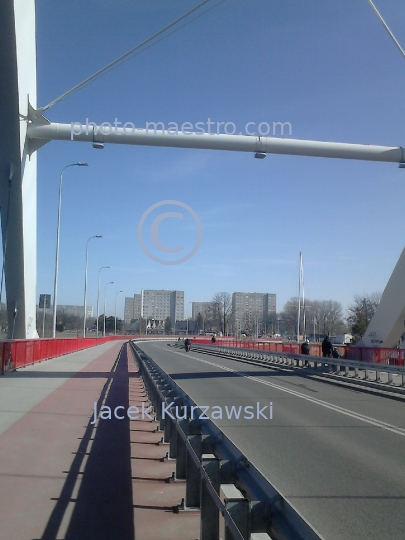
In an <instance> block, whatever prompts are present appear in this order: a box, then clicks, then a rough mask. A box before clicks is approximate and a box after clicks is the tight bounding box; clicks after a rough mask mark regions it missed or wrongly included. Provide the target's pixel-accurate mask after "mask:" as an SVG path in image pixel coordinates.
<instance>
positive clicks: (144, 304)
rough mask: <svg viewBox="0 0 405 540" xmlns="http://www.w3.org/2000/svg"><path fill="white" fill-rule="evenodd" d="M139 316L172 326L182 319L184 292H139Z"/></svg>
mask: <svg viewBox="0 0 405 540" xmlns="http://www.w3.org/2000/svg"><path fill="white" fill-rule="evenodd" d="M141 316H142V317H143V318H144V319H154V320H158V321H163V322H164V321H165V320H166V319H167V317H170V320H171V321H172V324H174V323H175V322H176V321H179V320H183V319H184V291H167V290H150V289H143V290H142V292H141Z"/></svg>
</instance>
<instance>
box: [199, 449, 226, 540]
mask: <svg viewBox="0 0 405 540" xmlns="http://www.w3.org/2000/svg"><path fill="white" fill-rule="evenodd" d="M201 465H202V467H203V468H204V470H205V472H206V474H207V476H208V478H205V477H203V479H202V482H201V495H200V499H201V523H200V540H218V534H219V511H218V507H217V505H216V503H215V501H214V500H213V498H212V496H211V494H210V492H209V490H208V487H207V483H208V482H211V484H212V487H213V488H214V489H215V491H216V492H217V493H218V495H219V488H220V483H221V482H220V461H219V459H218V458H216V457H215V456H214V454H203V455H202V457H201Z"/></svg>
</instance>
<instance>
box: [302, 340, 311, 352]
mask: <svg viewBox="0 0 405 540" xmlns="http://www.w3.org/2000/svg"><path fill="white" fill-rule="evenodd" d="M301 354H309V341H308V340H307V339H306V340H305V341H303V342H302V344H301Z"/></svg>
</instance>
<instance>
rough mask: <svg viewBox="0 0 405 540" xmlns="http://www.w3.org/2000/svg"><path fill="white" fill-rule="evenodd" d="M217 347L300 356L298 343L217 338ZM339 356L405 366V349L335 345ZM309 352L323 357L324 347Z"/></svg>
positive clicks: (313, 347) (204, 341) (198, 340)
mask: <svg viewBox="0 0 405 540" xmlns="http://www.w3.org/2000/svg"><path fill="white" fill-rule="evenodd" d="M190 338H191V341H192V343H194V344H201V345H205V344H207V339H202V338H200V337H195V338H193V337H192V336H190ZM216 345H217V346H223V347H233V348H237V349H253V350H256V351H269V352H280V353H286V354H300V352H301V349H300V345H298V344H297V343H281V342H274V341H260V340H245V339H233V338H228V337H219V338H216ZM334 347H335V348H336V349H337V351H338V353H339V356H340V357H341V358H344V359H347V360H358V361H359V362H369V363H373V364H392V365H396V366H405V349H397V348H384V349H380V348H377V347H355V346H350V347H349V346H346V345H334ZM309 351H310V355H311V356H319V357H322V346H321V345H318V344H314V343H312V344H310V345H309Z"/></svg>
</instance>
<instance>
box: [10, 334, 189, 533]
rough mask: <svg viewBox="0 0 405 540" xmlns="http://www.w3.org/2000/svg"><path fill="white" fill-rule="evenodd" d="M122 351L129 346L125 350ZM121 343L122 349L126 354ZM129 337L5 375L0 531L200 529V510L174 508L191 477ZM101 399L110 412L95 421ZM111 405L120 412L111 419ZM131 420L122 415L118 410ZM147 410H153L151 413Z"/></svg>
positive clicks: (118, 531) (168, 530) (180, 530)
mask: <svg viewBox="0 0 405 540" xmlns="http://www.w3.org/2000/svg"><path fill="white" fill-rule="evenodd" d="M121 348H122V350H121ZM120 350H121V354H119V353H120ZM142 401H143V402H144V407H145V408H147V406H149V402H148V400H147V397H146V396H145V393H144V389H143V384H142V380H141V379H140V377H139V373H138V371H137V368H136V365H135V363H134V361H133V358H132V355H131V352H130V351H129V350H128V348H127V345H126V344H124V342H110V343H106V344H104V345H101V346H99V347H95V348H92V349H87V350H84V351H80V352H76V353H73V354H70V355H66V356H63V357H60V358H56V359H53V360H48V361H46V362H42V363H40V364H36V365H34V366H30V367H28V368H24V369H21V370H19V371H17V372H15V373H7V374H6V376H4V377H3V378H2V379H1V380H0V501H1V511H0V516H1V519H0V538H1V539H3V538H4V539H5V540H62V539H64V540H104V539H105V540H133V539H134V538H135V529H136V539H137V540H154V539H156V540H157V539H160V538H167V539H170V538H178V539H179V540H183V539H184V540H186V539H191V540H194V539H195V538H198V536H199V513H198V512H189V513H187V512H186V513H181V514H174V513H173V511H172V507H173V506H176V505H177V504H178V503H180V501H181V498H182V497H184V492H185V484H184V482H174V483H165V481H164V480H165V479H166V478H168V477H169V476H171V474H172V472H173V471H174V469H175V462H174V461H170V460H169V461H164V462H161V461H160V458H163V457H164V456H165V455H166V452H167V446H166V445H157V442H159V440H160V438H161V436H162V434H161V433H156V432H154V430H155V429H156V427H157V423H156V422H152V421H151V420H149V419H148V418H147V417H145V419H144V420H141V419H139V420H129V418H128V417H127V416H126V414H125V413H126V411H127V409H128V407H129V406H138V407H139V408H140V410H141V408H142ZM94 403H97V410H98V411H100V408H101V407H102V406H104V407H105V408H104V409H103V416H104V418H103V419H99V420H97V421H96V423H95V424H92V422H93V419H94V414H93V411H94ZM107 407H109V408H110V410H111V412H112V418H111V419H107V411H108V409H107ZM116 407H124V408H123V409H117V415H122V416H124V415H125V416H124V418H123V419H117V418H114V409H115V408H116ZM145 416H146V415H145Z"/></svg>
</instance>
